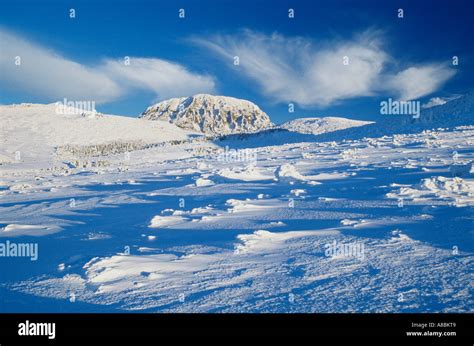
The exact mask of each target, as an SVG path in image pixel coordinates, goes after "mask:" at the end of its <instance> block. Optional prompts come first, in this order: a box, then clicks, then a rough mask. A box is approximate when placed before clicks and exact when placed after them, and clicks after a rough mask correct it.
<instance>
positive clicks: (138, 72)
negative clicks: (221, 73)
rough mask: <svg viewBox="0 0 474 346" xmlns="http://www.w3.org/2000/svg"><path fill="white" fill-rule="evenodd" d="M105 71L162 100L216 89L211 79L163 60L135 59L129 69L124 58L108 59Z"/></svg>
mask: <svg viewBox="0 0 474 346" xmlns="http://www.w3.org/2000/svg"><path fill="white" fill-rule="evenodd" d="M102 70H103V71H104V72H106V73H107V74H108V75H110V76H113V77H114V79H116V80H118V81H120V82H121V83H125V84H127V85H128V86H129V87H133V88H136V89H143V90H151V91H153V92H154V93H155V94H156V95H157V96H158V97H159V98H161V99H163V98H170V97H175V96H188V95H193V94H195V93H198V92H213V91H214V89H215V82H214V79H213V78H212V77H210V76H206V75H200V74H195V73H192V72H190V71H189V70H188V69H186V68H185V67H184V66H182V65H180V64H176V63H173V62H169V61H165V60H161V59H150V58H133V57H132V58H130V65H128V66H127V65H125V64H124V62H123V59H120V60H107V61H106V62H105V64H104V66H103V67H102Z"/></svg>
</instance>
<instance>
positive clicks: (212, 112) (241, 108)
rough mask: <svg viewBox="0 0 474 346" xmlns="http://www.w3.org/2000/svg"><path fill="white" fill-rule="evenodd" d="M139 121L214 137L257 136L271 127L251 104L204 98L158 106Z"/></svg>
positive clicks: (204, 95) (154, 106) (180, 99)
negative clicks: (233, 135) (166, 123)
mask: <svg viewBox="0 0 474 346" xmlns="http://www.w3.org/2000/svg"><path fill="white" fill-rule="evenodd" d="M140 117H141V118H142V119H147V120H164V121H167V122H170V123H173V124H175V125H177V126H179V127H181V128H183V129H188V130H195V131H200V132H203V133H206V134H210V135H217V136H220V135H226V134H233V133H251V132H257V131H260V130H262V129H265V128H268V127H270V126H271V125H272V124H271V122H270V118H269V117H268V115H267V114H266V113H265V112H263V111H262V110H261V109H260V108H259V107H258V106H257V105H255V104H254V103H252V102H250V101H246V100H240V99H236V98H233V97H227V96H213V95H207V94H198V95H194V96H191V97H181V98H172V99H169V100H166V101H163V102H160V103H157V104H155V105H153V106H150V107H148V108H147V109H146V110H145V111H144V112H143V113H142V114H141V115H140Z"/></svg>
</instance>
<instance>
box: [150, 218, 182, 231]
mask: <svg viewBox="0 0 474 346" xmlns="http://www.w3.org/2000/svg"><path fill="white" fill-rule="evenodd" d="M187 220H188V219H187V218H185V217H183V216H175V215H169V216H161V215H157V216H155V217H153V219H151V222H150V225H149V226H148V227H150V228H163V227H169V226H175V225H178V224H180V223H183V222H186V221H187Z"/></svg>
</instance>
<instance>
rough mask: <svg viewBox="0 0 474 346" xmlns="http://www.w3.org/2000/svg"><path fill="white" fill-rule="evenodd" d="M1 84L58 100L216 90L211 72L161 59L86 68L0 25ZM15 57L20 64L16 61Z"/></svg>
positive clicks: (106, 99) (106, 62)
mask: <svg viewBox="0 0 474 346" xmlns="http://www.w3.org/2000/svg"><path fill="white" fill-rule="evenodd" d="M0 42H1V44H2V47H1V48H2V49H1V50H0V71H1V78H0V86H1V87H2V88H11V89H15V90H20V91H22V92H24V93H25V94H30V95H35V96H39V97H43V98H44V99H45V100H47V101H57V100H59V99H63V98H64V97H66V98H68V99H75V100H94V101H95V102H97V103H108V102H112V101H115V100H117V99H119V98H121V97H123V96H125V95H126V94H127V93H129V92H131V91H134V90H145V91H150V92H153V93H154V94H155V95H156V98H168V97H172V96H185V95H189V94H193V93H197V92H213V91H214V89H215V82H214V79H213V78H212V77H211V76H207V75H201V74H197V73H193V72H191V71H189V70H188V69H186V68H185V67H184V66H182V65H180V64H177V63H174V62H169V61H165V60H161V59H152V58H133V57H132V58H130V64H129V65H126V64H125V63H124V62H125V61H124V59H120V60H114V59H105V60H103V61H100V62H98V64H97V65H95V66H86V65H83V64H81V63H78V62H75V61H73V60H71V59H68V58H65V57H63V56H61V55H59V54H57V53H56V52H53V51H51V50H49V49H47V48H45V47H42V46H40V45H37V44H33V43H30V42H28V41H26V40H25V39H23V38H21V37H19V36H17V35H15V34H12V33H9V32H7V31H5V30H2V29H0ZM16 57H20V58H21V64H20V65H16V64H15V62H16V60H15V59H16Z"/></svg>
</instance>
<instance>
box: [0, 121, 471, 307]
mask: <svg viewBox="0 0 474 346" xmlns="http://www.w3.org/2000/svg"><path fill="white" fill-rule="evenodd" d="M90 120H91V121H92V120H94V119H90ZM140 121H143V122H147V121H145V120H140ZM168 125H169V124H168ZM170 126H172V125H170ZM367 126H372V125H371V124H369V125H364V126H360V127H357V128H352V129H345V130H340V131H343V132H344V131H350V130H352V131H356V130H357V131H362V129H364V128H365V130H364V131H367ZM406 126H408V125H406ZM340 131H335V132H333V133H330V134H328V135H331V136H332V137H331V140H328V141H323V140H321V139H320V138H321V136H323V137H324V136H326V135H324V134H321V135H313V134H300V133H298V132H294V131H293V132H290V131H283V130H278V131H275V132H272V133H271V134H270V133H266V134H260V135H255V136H254V137H245V136H244V137H240V138H237V137H232V138H227V139H223V140H218V141H215V142H209V141H193V140H190V141H188V140H186V141H185V142H183V143H180V144H175V145H172V144H171V143H169V142H166V143H163V145H162V146H151V147H145V148H141V147H140V148H136V150H133V151H131V152H130V153H129V154H130V155H126V152H125V153H121V152H117V153H114V154H109V153H102V152H100V151H99V152H97V154H98V155H99V156H97V157H96V158H97V160H106V161H107V162H108V165H105V166H100V167H99V166H87V167H83V166H71V167H69V168H67V171H65V170H63V171H57V170H55V169H51V165H46V166H44V165H42V164H39V163H38V162H44V161H37V160H36V159H35V158H32V157H31V156H30V155H28V153H26V154H25V156H24V157H22V159H21V160H18V161H15V160H13V161H14V162H11V163H3V164H2V165H1V166H0V169H2V178H1V181H0V243H3V242H5V241H6V240H8V241H11V242H13V241H14V242H35V243H37V244H38V260H37V261H36V262H32V261H30V260H23V259H20V258H13V257H11V258H7V257H4V258H0V260H1V261H3V262H4V263H5V266H3V263H2V268H7V269H6V270H4V271H3V272H2V285H1V287H0V292H1V294H2V297H3V298H2V299H1V304H0V309H2V311H32V310H34V311H82V312H84V311H99V312H111V311H140V312H473V311H474V299H473V294H472V292H473V290H474V285H473V282H472V270H473V261H474V254H473V252H474V242H473V233H472V229H473V227H472V221H473V220H472V217H473V214H472V208H473V192H474V191H473V184H474V180H473V173H472V169H471V167H472V162H473V160H474V150H473V149H474V139H473V138H474V126H470V125H469V124H467V125H466V126H459V127H449V128H438V127H434V129H428V128H423V129H421V130H420V131H418V132H416V131H406V133H403V132H398V131H397V132H396V133H394V134H385V135H382V136H375V135H373V136H361V137H359V136H355V137H354V138H344V139H340V140H338V139H337V136H336V134H337V133H338V132H340ZM400 131H401V130H400ZM283 133H292V135H293V137H292V140H291V141H290V142H288V143H284V137H282V136H280V135H281V134H283ZM345 133H346V134H348V133H349V132H345ZM38 136H39V135H38ZM38 136H37V135H34V136H33V135H32V136H31V143H30V144H31V145H33V146H34V144H35V143H37V142H36V141H37V140H38V138H40V137H38ZM130 136H131V135H130ZM299 136H300V137H299ZM364 137H365V138H364ZM9 138H11V137H9ZM25 138H27V137H23V139H24V140H25ZM148 138H149V139H150V140H153V136H151V137H148ZM249 138H250V140H248V139H249ZM298 138H299V139H301V140H298ZM169 139H171V138H169ZM254 139H256V140H254ZM272 139H277V140H275V141H272ZM303 139H304V140H303ZM8 143H9V145H10V139H9V141H8ZM11 143H12V145H11V146H8V147H7V148H5V149H4V152H5V153H7V154H8V155H10V154H11V153H13V152H14V151H15V148H16V144H17V142H16V141H14V140H13V139H12V140H11ZM151 143H153V142H151ZM63 145H66V143H63ZM226 146H228V147H226ZM248 148H252V149H254V151H252V155H251V156H244V155H238V153H240V152H238V150H241V149H248ZM34 149H37V151H36V152H37V153H38V154H41V155H43V156H41V155H40V156H41V157H43V159H44V160H46V158H47V157H48V155H46V154H45V152H42V151H41V150H40V149H41V148H34ZM23 150H26V149H23ZM230 150H235V151H233V152H231V154H229V152H230ZM46 153H51V152H46ZM249 157H250V159H251V160H250V161H249V160H247V158H249ZM50 159H51V160H52V159H53V158H50ZM53 167H54V165H53Z"/></svg>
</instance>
